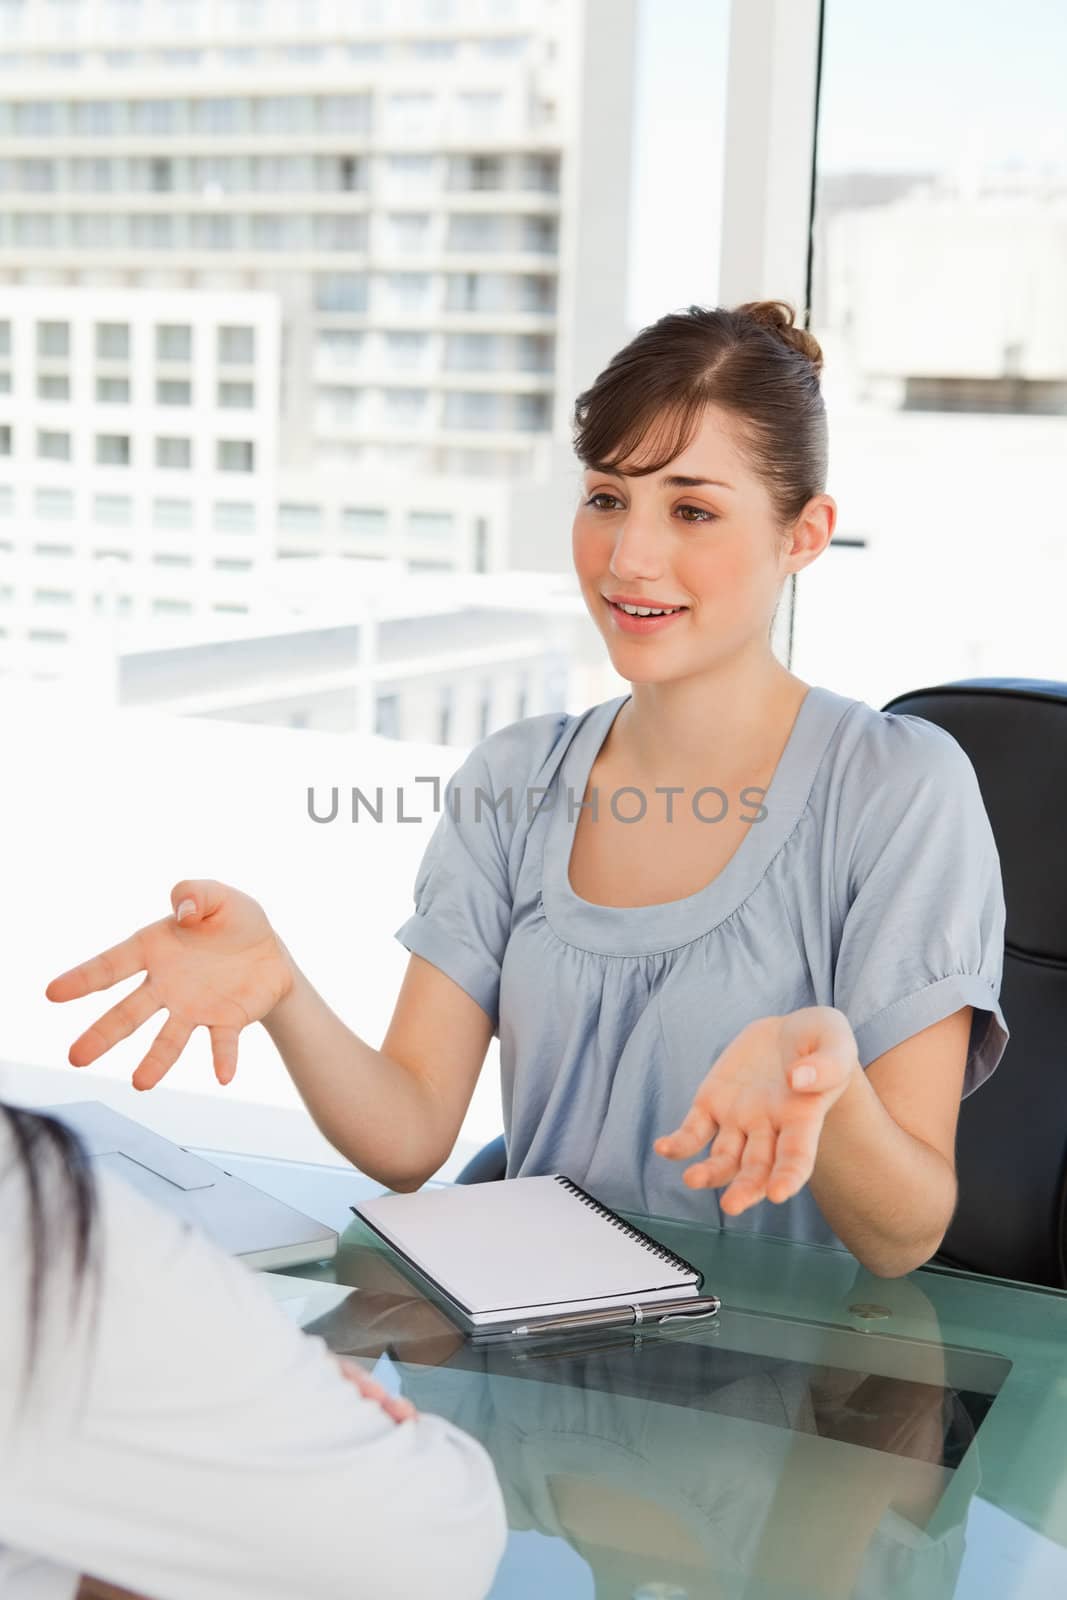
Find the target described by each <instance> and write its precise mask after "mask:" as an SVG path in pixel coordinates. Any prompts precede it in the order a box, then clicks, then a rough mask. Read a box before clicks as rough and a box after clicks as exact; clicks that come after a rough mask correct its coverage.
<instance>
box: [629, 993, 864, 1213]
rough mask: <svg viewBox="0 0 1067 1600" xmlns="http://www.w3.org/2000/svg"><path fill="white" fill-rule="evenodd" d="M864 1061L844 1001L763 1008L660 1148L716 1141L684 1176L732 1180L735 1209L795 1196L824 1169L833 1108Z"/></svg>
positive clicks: (701, 1182) (711, 1185)
mask: <svg viewBox="0 0 1067 1600" xmlns="http://www.w3.org/2000/svg"><path fill="white" fill-rule="evenodd" d="M860 1071H862V1068H861V1067H860V1063H859V1054H858V1052H857V1049H856V1040H855V1036H854V1035H853V1032H852V1028H851V1026H850V1025H849V1021H848V1018H847V1017H846V1016H845V1014H844V1012H843V1011H838V1010H837V1008H836V1007H835V1006H805V1007H804V1008H803V1009H802V1010H800V1011H791V1012H789V1013H788V1014H787V1015H786V1016H784V1017H761V1018H759V1020H758V1021H756V1022H750V1023H749V1024H748V1026H747V1027H746V1028H742V1030H741V1032H740V1033H739V1034H738V1035H737V1037H736V1038H735V1039H734V1040H733V1041H732V1042H731V1043H730V1044H729V1045H727V1047H726V1049H725V1050H724V1051H723V1052H722V1054H721V1055H720V1056H719V1057H718V1058H717V1059H716V1061H715V1064H714V1066H713V1067H712V1069H711V1071H710V1072H709V1073H708V1075H707V1077H706V1078H705V1079H704V1081H703V1083H702V1084H701V1085H700V1088H699V1089H698V1090H697V1092H696V1094H695V1096H694V1097H693V1104H692V1106H691V1107H690V1110H689V1113H688V1115H687V1116H686V1118H685V1120H684V1121H683V1122H682V1124H681V1126H680V1127H679V1128H678V1129H676V1131H675V1132H674V1133H669V1134H665V1135H664V1137H663V1138H661V1139H657V1140H656V1142H655V1145H654V1149H655V1151H656V1153H657V1155H661V1156H668V1157H669V1158H670V1159H671V1160H672V1161H684V1160H687V1159H688V1157H690V1156H694V1155H696V1154H697V1153H698V1151H700V1150H702V1149H703V1148H704V1146H705V1145H706V1144H708V1142H709V1141H714V1143H713V1144H712V1148H711V1154H710V1155H709V1156H708V1157H707V1158H706V1159H705V1160H703V1161H697V1162H694V1163H693V1165H692V1166H691V1167H687V1168H686V1170H685V1172H684V1174H683V1182H684V1183H685V1184H687V1185H688V1187H689V1188H690V1189H718V1188H720V1187H721V1186H722V1185H723V1184H729V1188H728V1189H727V1190H726V1193H725V1194H724V1195H723V1196H722V1199H721V1201H720V1204H721V1206H722V1209H723V1211H725V1212H727V1213H728V1214H729V1215H730V1216H737V1215H738V1213H739V1212H742V1211H746V1210H747V1209H748V1207H749V1206H754V1205H756V1204H757V1202H758V1201H760V1200H763V1199H768V1200H773V1201H775V1202H778V1203H780V1202H781V1201H783V1200H788V1199H789V1198H790V1197H791V1196H792V1195H795V1194H796V1193H797V1192H798V1191H799V1190H800V1189H802V1188H803V1187H804V1185H805V1184H806V1183H807V1181H808V1179H809V1178H810V1177H811V1175H812V1172H813V1171H814V1170H815V1156H816V1153H817V1151H818V1147H819V1137H820V1135H821V1133H822V1127H823V1123H824V1122H825V1120H826V1116H827V1113H828V1112H829V1110H830V1108H831V1107H832V1106H833V1104H834V1102H835V1101H836V1100H838V1099H839V1098H840V1097H841V1095H842V1094H844V1092H845V1090H846V1089H847V1088H848V1086H849V1084H850V1083H851V1082H852V1079H853V1078H854V1076H855V1074H856V1073H857V1072H860Z"/></svg>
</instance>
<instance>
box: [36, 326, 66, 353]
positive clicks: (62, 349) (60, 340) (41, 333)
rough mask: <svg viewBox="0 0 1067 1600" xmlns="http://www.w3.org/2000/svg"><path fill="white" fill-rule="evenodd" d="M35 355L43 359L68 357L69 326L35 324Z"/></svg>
mask: <svg viewBox="0 0 1067 1600" xmlns="http://www.w3.org/2000/svg"><path fill="white" fill-rule="evenodd" d="M37 354H38V355H39V356H45V357H49V358H52V357H57V356H69V355H70V324H69V323H68V322H39V323H38V324H37Z"/></svg>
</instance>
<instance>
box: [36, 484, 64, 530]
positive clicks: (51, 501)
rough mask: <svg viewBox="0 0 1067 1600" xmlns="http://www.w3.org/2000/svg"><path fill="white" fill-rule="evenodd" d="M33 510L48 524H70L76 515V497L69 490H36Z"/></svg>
mask: <svg viewBox="0 0 1067 1600" xmlns="http://www.w3.org/2000/svg"><path fill="white" fill-rule="evenodd" d="M33 509H34V513H35V515H36V516H38V517H41V518H43V519H44V520H46V521H48V522H69V521H70V519H71V517H72V516H73V515H74V496H73V495H72V494H71V492H70V490H69V489H35V490H34V492H33Z"/></svg>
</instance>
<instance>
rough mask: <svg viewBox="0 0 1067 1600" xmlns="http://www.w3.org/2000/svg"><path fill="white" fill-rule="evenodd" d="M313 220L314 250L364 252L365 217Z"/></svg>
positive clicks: (336, 217) (333, 217) (318, 218)
mask: <svg viewBox="0 0 1067 1600" xmlns="http://www.w3.org/2000/svg"><path fill="white" fill-rule="evenodd" d="M314 220H315V249H316V250H366V248H367V219H366V217H347V216H320V217H316V218H315V219H314Z"/></svg>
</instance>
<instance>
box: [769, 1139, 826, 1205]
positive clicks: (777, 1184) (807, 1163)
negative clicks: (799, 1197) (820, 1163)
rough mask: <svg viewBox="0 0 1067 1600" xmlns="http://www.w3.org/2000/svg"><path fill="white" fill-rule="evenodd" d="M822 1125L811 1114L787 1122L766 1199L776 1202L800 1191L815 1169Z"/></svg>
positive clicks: (778, 1145)
mask: <svg viewBox="0 0 1067 1600" xmlns="http://www.w3.org/2000/svg"><path fill="white" fill-rule="evenodd" d="M821 1127H822V1124H821V1123H820V1122H819V1121H817V1120H815V1119H812V1118H810V1117H804V1118H800V1117H797V1118H796V1119H794V1120H792V1121H790V1122H787V1123H786V1124H785V1126H784V1127H783V1128H782V1130H781V1132H780V1133H779V1135H778V1143H777V1146H776V1149H775V1155H774V1166H773V1167H772V1169H771V1175H770V1178H769V1179H768V1180H767V1198H768V1200H773V1201H774V1202H775V1204H776V1205H781V1203H782V1201H783V1200H790V1199H792V1197H793V1195H795V1194H799V1192H800V1190H801V1189H803V1187H804V1185H805V1184H806V1183H807V1181H808V1179H809V1178H810V1177H811V1175H812V1173H813V1172H814V1170H815V1156H816V1154H817V1152H818V1148H819V1133H820V1130H821Z"/></svg>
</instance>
